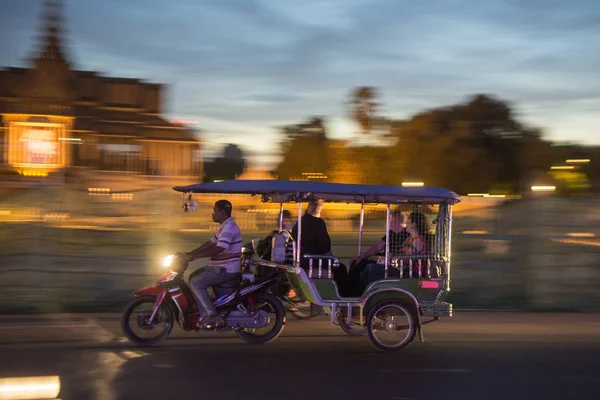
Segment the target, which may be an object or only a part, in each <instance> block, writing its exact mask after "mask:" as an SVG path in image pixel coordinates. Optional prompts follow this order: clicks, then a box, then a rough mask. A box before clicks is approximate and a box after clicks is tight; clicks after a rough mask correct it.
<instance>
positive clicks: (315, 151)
mask: <svg viewBox="0 0 600 400" xmlns="http://www.w3.org/2000/svg"><path fill="white" fill-rule="evenodd" d="M281 132H282V134H283V135H284V141H283V144H282V154H283V160H282V162H281V163H280V164H279V165H278V167H277V170H276V175H277V176H278V177H279V179H301V178H302V176H303V175H302V174H303V173H321V174H326V173H327V172H328V170H329V151H328V141H327V135H326V129H325V124H324V120H323V118H321V117H313V118H311V119H309V120H308V121H307V122H305V123H300V124H297V125H286V126H284V127H282V128H281Z"/></svg>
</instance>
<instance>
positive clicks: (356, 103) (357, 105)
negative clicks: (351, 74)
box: [346, 86, 378, 134]
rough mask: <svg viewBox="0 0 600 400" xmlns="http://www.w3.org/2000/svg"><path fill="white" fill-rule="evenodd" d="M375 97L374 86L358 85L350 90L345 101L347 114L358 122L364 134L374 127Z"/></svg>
mask: <svg viewBox="0 0 600 400" xmlns="http://www.w3.org/2000/svg"><path fill="white" fill-rule="evenodd" d="M377 98H378V95H377V90H376V89H375V88H374V87H372V86H360V87H357V88H355V89H353V90H352V92H351V93H350V98H349V100H348V101H347V102H346V106H347V108H348V115H349V116H350V118H352V119H353V120H354V121H356V122H357V123H358V125H359V126H360V128H361V130H362V132H363V133H365V134H368V133H370V132H371V131H372V129H373V127H374V120H375V113H376V111H377V106H378V103H377Z"/></svg>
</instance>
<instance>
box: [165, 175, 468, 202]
mask: <svg viewBox="0 0 600 400" xmlns="http://www.w3.org/2000/svg"><path fill="white" fill-rule="evenodd" d="M173 190H175V191H178V192H182V193H224V194H227V193H229V194H251V195H261V196H262V200H263V201H265V202H273V203H280V202H282V203H287V202H298V201H308V200H310V199H313V198H317V199H323V201H331V202H352V203H363V202H364V203H371V204H373V203H406V202H421V203H442V202H446V203H448V204H455V203H458V202H460V196H459V195H457V194H456V193H454V192H452V191H450V190H448V189H444V188H441V187H402V186H380V185H356V184H346V183H329V182H311V181H287V180H229V181H222V182H211V183H200V184H195V185H189V186H175V187H173Z"/></svg>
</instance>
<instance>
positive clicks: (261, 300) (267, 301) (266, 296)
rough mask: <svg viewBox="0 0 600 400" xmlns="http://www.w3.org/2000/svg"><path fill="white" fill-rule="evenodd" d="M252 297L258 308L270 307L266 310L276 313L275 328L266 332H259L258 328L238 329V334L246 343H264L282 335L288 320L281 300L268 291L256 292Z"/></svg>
mask: <svg viewBox="0 0 600 400" xmlns="http://www.w3.org/2000/svg"><path fill="white" fill-rule="evenodd" d="M251 297H252V298H253V299H254V301H255V303H256V307H255V308H256V310H265V308H268V310H265V311H267V312H269V313H274V314H275V315H274V316H273V317H271V318H274V320H275V324H274V325H273V328H271V329H270V330H268V331H267V332H264V333H263V332H258V331H257V330H256V329H243V330H238V331H236V334H237V335H238V336H239V337H240V339H242V340H243V341H245V342H246V343H251V344H262V343H268V342H272V341H273V340H275V339H277V338H278V337H279V335H281V332H283V327H284V326H285V321H286V318H285V308H284V307H283V304H282V303H281V300H279V299H278V298H277V297H276V296H274V295H273V294H271V293H268V292H261V293H256V294H253V295H251ZM266 306H268V307H266Z"/></svg>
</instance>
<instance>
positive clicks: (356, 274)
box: [348, 259, 371, 296]
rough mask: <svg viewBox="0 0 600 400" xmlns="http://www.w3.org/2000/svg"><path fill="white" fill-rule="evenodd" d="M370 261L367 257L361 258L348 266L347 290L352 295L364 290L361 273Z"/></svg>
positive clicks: (359, 293)
mask: <svg viewBox="0 0 600 400" xmlns="http://www.w3.org/2000/svg"><path fill="white" fill-rule="evenodd" d="M370 263H371V261H370V260H369V259H363V260H361V261H360V262H357V263H356V264H352V265H351V266H350V271H349V272H348V290H349V291H350V292H351V293H352V295H353V296H359V295H361V294H362V293H363V292H364V291H365V287H364V284H363V281H362V273H363V271H364V270H365V268H366V267H367V265H369V264H370Z"/></svg>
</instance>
